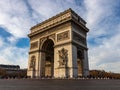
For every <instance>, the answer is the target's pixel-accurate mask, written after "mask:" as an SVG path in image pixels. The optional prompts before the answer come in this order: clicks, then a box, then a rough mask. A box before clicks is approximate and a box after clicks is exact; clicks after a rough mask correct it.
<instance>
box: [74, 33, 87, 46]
mask: <svg viewBox="0 0 120 90" xmlns="http://www.w3.org/2000/svg"><path fill="white" fill-rule="evenodd" d="M73 40H75V41H77V42H78V43H81V44H84V45H86V39H85V38H84V37H82V36H81V35H80V34H78V33H76V32H73Z"/></svg>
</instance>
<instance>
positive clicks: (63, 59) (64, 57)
mask: <svg viewBox="0 0 120 90" xmlns="http://www.w3.org/2000/svg"><path fill="white" fill-rule="evenodd" d="M58 53H59V61H58V62H59V67H63V66H67V61H68V50H67V49H64V48H62V49H61V50H59V51H58Z"/></svg>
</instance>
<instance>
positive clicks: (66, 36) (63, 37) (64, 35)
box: [57, 31, 69, 41]
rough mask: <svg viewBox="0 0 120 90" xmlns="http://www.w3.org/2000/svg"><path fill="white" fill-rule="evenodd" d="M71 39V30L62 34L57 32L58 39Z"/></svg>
mask: <svg viewBox="0 0 120 90" xmlns="http://www.w3.org/2000/svg"><path fill="white" fill-rule="evenodd" d="M65 39H69V31H65V32H62V33H60V34H57V41H61V40H65Z"/></svg>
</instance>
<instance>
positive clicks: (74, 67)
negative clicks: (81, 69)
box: [71, 45, 78, 77]
mask: <svg viewBox="0 0 120 90" xmlns="http://www.w3.org/2000/svg"><path fill="white" fill-rule="evenodd" d="M71 52H72V76H71V77H77V76H78V67H77V48H76V46H74V45H72V51H71Z"/></svg>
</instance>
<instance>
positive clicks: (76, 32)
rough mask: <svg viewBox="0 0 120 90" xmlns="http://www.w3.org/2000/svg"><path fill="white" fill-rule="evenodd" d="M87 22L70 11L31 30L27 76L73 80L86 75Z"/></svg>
mask: <svg viewBox="0 0 120 90" xmlns="http://www.w3.org/2000/svg"><path fill="white" fill-rule="evenodd" d="M88 31H89V29H88V28H87V27H86V22H85V21H84V20H83V19H82V18H81V17H80V16H79V15H78V14H76V13H75V12H74V11H73V10H72V9H68V10H65V11H64V12H61V13H60V14H57V15H56V16H53V17H51V18H49V19H48V20H46V21H43V22H42V23H40V24H37V25H35V26H33V27H32V28H31V32H30V34H29V35H28V36H29V38H30V51H29V60H28V70H27V75H28V76H30V77H31V78H39V77H54V78H74V77H79V76H87V75H89V66H88V48H87V38H86V37H87V32H88Z"/></svg>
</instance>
